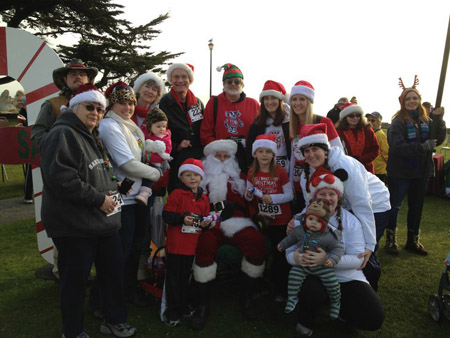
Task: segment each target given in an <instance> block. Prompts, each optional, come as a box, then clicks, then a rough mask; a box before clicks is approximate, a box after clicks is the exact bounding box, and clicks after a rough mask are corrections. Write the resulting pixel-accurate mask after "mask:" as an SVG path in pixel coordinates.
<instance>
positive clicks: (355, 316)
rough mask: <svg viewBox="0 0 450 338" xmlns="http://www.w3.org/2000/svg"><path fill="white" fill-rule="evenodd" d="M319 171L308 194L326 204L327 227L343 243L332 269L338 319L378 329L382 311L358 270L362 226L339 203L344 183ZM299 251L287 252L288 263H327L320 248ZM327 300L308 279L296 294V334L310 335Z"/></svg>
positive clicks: (362, 244)
mask: <svg viewBox="0 0 450 338" xmlns="http://www.w3.org/2000/svg"><path fill="white" fill-rule="evenodd" d="M319 171H321V174H320V175H317V176H315V177H314V184H312V186H311V189H310V195H311V196H312V197H314V198H323V199H325V200H328V201H329V203H330V204H329V207H330V213H331V215H332V216H331V217H330V219H329V221H328V226H329V227H330V228H331V229H332V230H333V231H334V230H336V229H342V242H343V244H344V255H343V256H342V257H341V259H340V261H339V263H338V264H337V265H336V266H335V273H336V278H337V280H338V281H339V283H340V286H341V311H340V315H339V319H338V320H340V321H344V322H346V323H347V324H348V325H351V326H355V327H357V328H359V329H363V330H371V331H375V330H378V329H379V328H380V327H381V325H382V324H383V321H384V318H385V315H384V310H383V307H382V305H381V302H380V299H379V297H378V295H377V294H376V292H375V290H373V288H371V287H370V285H369V283H368V281H367V279H366V277H365V275H364V273H363V272H362V270H360V266H361V264H362V263H363V260H364V259H363V256H362V254H363V253H364V252H365V251H366V248H367V246H368V243H366V240H365V235H364V230H363V227H362V225H361V223H360V221H359V220H358V218H356V217H355V216H354V215H353V214H352V213H351V212H349V211H347V210H345V209H343V208H341V206H340V203H339V200H340V197H341V196H342V195H344V191H345V188H344V186H345V181H344V183H343V182H342V181H341V180H340V179H339V178H338V177H336V176H334V175H333V174H332V173H331V172H330V171H328V170H325V169H324V170H319ZM296 223H297V222H296ZM300 223H301V222H298V224H296V225H299V224H300ZM299 251H300V249H299V248H298V246H297V245H294V246H292V247H291V248H289V249H288V250H286V259H287V261H288V262H289V264H291V265H301V266H306V267H313V266H317V265H322V264H324V263H325V262H326V260H327V255H326V253H325V252H324V251H323V250H322V249H320V248H319V249H318V252H312V251H306V252H305V253H303V254H300V253H299ZM327 301H328V295H327V293H326V289H325V287H324V286H323V284H322V282H321V281H320V279H319V278H317V277H316V276H308V277H307V278H306V280H305V282H304V284H303V286H302V289H301V291H300V293H299V303H298V305H297V308H298V311H299V317H298V322H297V326H296V331H297V332H298V333H300V334H301V335H305V336H309V335H311V334H312V330H311V328H312V327H313V326H314V318H315V316H316V314H317V313H318V312H319V310H320V309H321V308H322V307H323V306H324V305H325V304H326V303H327Z"/></svg>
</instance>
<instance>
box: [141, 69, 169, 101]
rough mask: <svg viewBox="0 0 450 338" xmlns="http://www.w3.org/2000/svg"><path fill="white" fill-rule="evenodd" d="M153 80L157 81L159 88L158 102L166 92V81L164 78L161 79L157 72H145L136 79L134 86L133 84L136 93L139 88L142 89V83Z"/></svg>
mask: <svg viewBox="0 0 450 338" xmlns="http://www.w3.org/2000/svg"><path fill="white" fill-rule="evenodd" d="M150 80H153V81H155V83H156V85H157V86H158V88H159V96H158V98H157V99H156V102H159V100H161V97H162V96H163V95H164V92H165V88H166V87H165V85H164V81H163V79H161V78H160V77H159V76H158V75H157V74H155V73H153V72H147V73H144V74H142V75H140V76H139V77H138V78H137V79H136V81H134V86H133V90H134V92H135V93H138V91H139V89H141V87H142V85H143V84H144V83H145V82H147V81H150Z"/></svg>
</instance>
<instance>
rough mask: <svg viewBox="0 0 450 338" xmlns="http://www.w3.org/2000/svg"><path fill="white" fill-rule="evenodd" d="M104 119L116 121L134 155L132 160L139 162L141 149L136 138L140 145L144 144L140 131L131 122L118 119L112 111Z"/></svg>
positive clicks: (143, 137)
mask: <svg viewBox="0 0 450 338" xmlns="http://www.w3.org/2000/svg"><path fill="white" fill-rule="evenodd" d="M106 117H107V118H108V117H109V118H112V119H113V120H114V121H116V122H117V123H118V124H119V125H121V126H122V130H123V134H124V136H125V139H126V141H127V144H128V146H129V147H130V150H131V152H132V153H133V155H134V158H135V159H136V160H137V161H141V160H142V152H143V149H141V148H140V147H139V144H138V141H137V139H136V137H137V138H139V139H140V140H141V142H142V145H144V144H145V136H144V133H143V132H142V130H141V129H140V128H139V127H138V126H137V125H136V123H134V121H133V120H124V119H123V118H122V117H120V116H119V115H118V114H117V113H115V112H114V111H112V110H110V111H109V112H108V114H107V115H106Z"/></svg>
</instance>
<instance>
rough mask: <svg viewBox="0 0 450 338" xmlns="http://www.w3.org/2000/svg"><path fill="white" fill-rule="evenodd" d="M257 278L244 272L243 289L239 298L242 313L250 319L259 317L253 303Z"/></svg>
mask: <svg viewBox="0 0 450 338" xmlns="http://www.w3.org/2000/svg"><path fill="white" fill-rule="evenodd" d="M255 285H256V278H251V277H249V276H248V275H246V274H245V273H243V274H242V289H241V295H240V298H239V303H240V305H241V309H242V314H243V315H244V317H245V318H246V319H248V320H254V319H256V318H258V312H257V311H256V307H255V304H254V303H253V291H254V290H255Z"/></svg>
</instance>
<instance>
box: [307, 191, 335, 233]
mask: <svg viewBox="0 0 450 338" xmlns="http://www.w3.org/2000/svg"><path fill="white" fill-rule="evenodd" d="M328 204H329V203H328V201H326V200H324V199H321V198H314V199H312V200H311V201H310V202H309V205H308V207H307V208H306V214H305V229H307V230H308V228H307V227H306V218H307V217H308V216H309V215H313V216H316V217H317V219H318V220H319V221H320V223H322V228H321V229H320V230H319V231H321V232H323V231H325V229H326V227H327V224H328V220H329V219H330V207H329V205H328Z"/></svg>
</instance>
